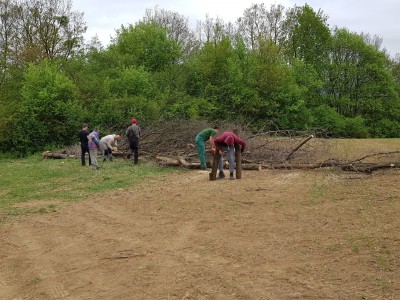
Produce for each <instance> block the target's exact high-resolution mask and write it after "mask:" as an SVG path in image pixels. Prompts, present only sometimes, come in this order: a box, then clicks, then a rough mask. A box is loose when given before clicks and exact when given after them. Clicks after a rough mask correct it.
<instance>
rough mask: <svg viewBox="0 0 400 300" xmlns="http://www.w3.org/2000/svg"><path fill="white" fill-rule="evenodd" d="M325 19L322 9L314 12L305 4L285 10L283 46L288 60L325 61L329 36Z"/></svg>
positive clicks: (312, 62) (317, 62) (315, 62)
mask: <svg viewBox="0 0 400 300" xmlns="http://www.w3.org/2000/svg"><path fill="white" fill-rule="evenodd" d="M327 19H328V17H327V16H326V15H324V13H323V12H322V10H319V11H318V12H315V11H314V10H313V9H312V8H311V7H310V6H308V5H307V4H306V5H304V6H302V7H298V6H295V7H293V8H292V9H289V10H288V11H287V17H286V21H285V23H284V25H283V27H284V32H285V33H286V37H285V40H284V41H283V46H284V47H285V50H286V53H287V54H288V57H289V59H290V60H293V59H299V60H302V61H305V62H307V63H311V64H315V65H317V64H319V65H321V63H323V62H325V61H326V59H327V55H328V50H329V45H330V37H331V34H330V30H329V27H328V25H327ZM321 67H322V68H323V66H321Z"/></svg>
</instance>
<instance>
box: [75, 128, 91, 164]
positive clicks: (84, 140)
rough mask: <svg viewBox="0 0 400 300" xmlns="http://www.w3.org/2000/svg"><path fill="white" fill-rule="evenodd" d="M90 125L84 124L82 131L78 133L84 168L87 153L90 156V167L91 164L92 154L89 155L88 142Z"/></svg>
mask: <svg viewBox="0 0 400 300" xmlns="http://www.w3.org/2000/svg"><path fill="white" fill-rule="evenodd" d="M88 127H89V125H88V124H86V123H84V124H83V126H82V129H81V130H80V131H79V132H78V138H79V141H80V143H81V163H82V166H85V165H86V162H85V154H86V152H87V153H88V154H89V165H90V164H91V159H90V153H89V140H88V135H89V131H88Z"/></svg>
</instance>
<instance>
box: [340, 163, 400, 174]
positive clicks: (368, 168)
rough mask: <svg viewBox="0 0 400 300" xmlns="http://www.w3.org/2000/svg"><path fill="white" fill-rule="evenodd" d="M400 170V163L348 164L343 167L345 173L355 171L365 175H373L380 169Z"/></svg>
mask: <svg viewBox="0 0 400 300" xmlns="http://www.w3.org/2000/svg"><path fill="white" fill-rule="evenodd" d="M390 168H400V163H382V164H348V165H344V166H342V170H343V171H354V172H363V173H372V171H376V170H380V169H390Z"/></svg>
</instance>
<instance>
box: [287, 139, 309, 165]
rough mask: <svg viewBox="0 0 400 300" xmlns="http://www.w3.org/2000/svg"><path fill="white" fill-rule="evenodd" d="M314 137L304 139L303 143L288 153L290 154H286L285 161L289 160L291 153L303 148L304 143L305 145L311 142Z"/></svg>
mask: <svg viewBox="0 0 400 300" xmlns="http://www.w3.org/2000/svg"><path fill="white" fill-rule="evenodd" d="M313 137H314V135H310V136H309V137H308V138H306V139H305V140H304V141H302V142H301V143H300V144H299V145H298V146H297V147H295V148H294V149H293V150H292V151H290V153H289V154H288V156H286V159H285V160H286V161H287V160H289V158H290V157H291V156H292V155H293V153H295V152H296V151H297V150H299V149H300V148H301V146H303V145H304V144H305V143H307V142H308V141H309V140H311V139H312V138H313Z"/></svg>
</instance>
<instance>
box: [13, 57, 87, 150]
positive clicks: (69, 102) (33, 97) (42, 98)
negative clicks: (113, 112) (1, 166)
mask: <svg viewBox="0 0 400 300" xmlns="http://www.w3.org/2000/svg"><path fill="white" fill-rule="evenodd" d="M21 96H22V101H21V103H20V105H19V107H18V110H17V113H16V117H15V119H14V120H13V123H14V124H13V131H12V133H11V137H10V144H11V147H12V150H14V151H17V152H19V153H21V154H27V153H32V152H35V151H41V150H43V149H45V148H46V147H49V146H58V145H64V144H67V143H69V142H72V141H73V140H75V139H76V137H75V135H76V133H75V131H76V129H77V128H76V126H77V124H79V123H81V121H80V107H79V105H78V103H77V101H76V89H75V86H74V84H73V83H72V82H71V81H70V80H69V79H68V78H67V77H66V76H65V75H63V74H62V73H61V72H60V71H58V70H57V68H56V67H55V66H54V65H52V64H51V63H49V62H47V61H44V62H43V63H41V64H40V65H30V66H29V67H28V69H27V71H26V73H25V78H24V81H23V86H22V89H21Z"/></svg>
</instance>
